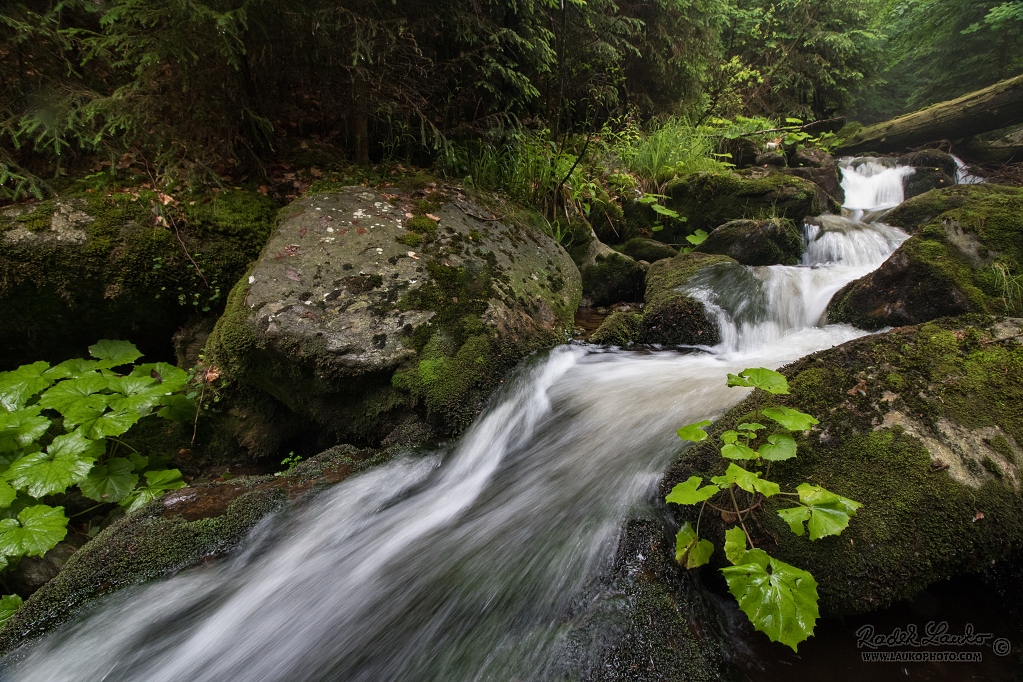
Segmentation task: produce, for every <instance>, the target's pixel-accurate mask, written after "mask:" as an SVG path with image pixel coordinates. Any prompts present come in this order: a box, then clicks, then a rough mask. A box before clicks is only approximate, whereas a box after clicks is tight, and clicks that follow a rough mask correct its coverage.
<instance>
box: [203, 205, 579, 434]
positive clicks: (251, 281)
mask: <svg viewBox="0 0 1023 682" xmlns="http://www.w3.org/2000/svg"><path fill="white" fill-rule="evenodd" d="M502 210H504V211H505V213H506V217H505V218H504V219H498V218H497V217H496V216H495V215H494V214H493V213H491V211H489V210H487V209H485V208H483V207H481V206H480V205H479V204H478V203H475V202H473V201H471V200H469V199H468V198H467V197H466V195H465V193H464V191H463V190H461V189H459V188H447V189H442V190H431V191H425V190H423V191H414V192H406V191H402V190H400V189H397V188H392V189H383V190H379V191H378V190H372V189H367V188H364V187H348V188H344V189H341V190H340V191H334V192H330V193H324V194H316V195H311V196H307V197H305V198H303V199H300V200H298V201H296V202H294V203H292V204H291V205H289V206H287V207H285V208H284V209H283V210H282V213H281V220H280V225H279V228H278V230H277V231H276V233H275V234H274V235H273V237H272V238H271V240H270V242H269V244H268V245H267V247H266V249H265V250H264V252H263V254H262V256H261V257H260V259H259V261H258V262H257V264H256V265H255V266H254V268H253V269H252V270H251V271H250V272H249V274H248V275H247V276H246V277H244V278H243V279H242V280H241V281H240V282H239V283H238V284H237V286H236V287H235V289H234V290H233V291H232V293H231V297H230V300H229V303H228V307H227V310H226V311H225V314H224V316H223V317H222V318H221V319H220V321H219V322H218V323H217V326H216V328H215V329H214V331H213V334H212V335H211V336H210V339H209V342H208V344H207V349H206V350H207V356H208V357H209V358H210V359H211V361H212V362H214V363H216V364H217V366H218V367H220V368H221V370H222V371H223V372H224V375H225V376H226V377H227V378H228V379H230V380H232V381H233V382H235V385H236V386H237V387H238V390H239V391H240V392H241V393H244V394H248V395H250V396H251V395H252V394H262V395H265V396H268V397H270V398H272V399H273V400H274V401H276V403H277V404H280V405H283V406H285V407H286V408H287V411H290V413H291V414H292V415H293V416H294V417H295V418H296V419H301V420H304V421H305V422H306V423H310V424H312V425H313V426H314V427H315V428H316V429H317V430H318V431H319V432H321V433H322V434H323V440H324V445H326V444H327V443H329V442H330V441H333V442H341V441H350V442H359V443H364V444H374V445H375V444H377V443H380V442H381V441H382V440H384V439H386V437H387V436H388V434H389V433H391V432H392V431H393V430H395V429H398V428H407V427H408V420H409V419H410V418H421V419H422V421H423V422H424V423H426V424H429V426H430V427H431V428H432V430H433V432H434V433H435V434H436V435H450V434H454V433H457V432H459V431H460V430H461V429H463V428H464V427H466V426H468V424H469V423H470V422H471V421H472V419H473V418H474V417H475V416H476V414H478V413H479V411H480V410H481V409H482V407H483V405H484V403H485V401H486V399H487V397H488V396H489V394H490V391H491V390H492V389H493V388H494V387H496V386H497V385H498V384H499V382H500V380H501V379H502V377H503V376H504V374H505V372H507V371H508V370H510V369H511V368H512V367H513V366H514V365H515V364H516V363H517V362H518V361H519V360H520V359H521V358H522V357H524V356H525V355H527V354H528V353H530V352H532V351H535V350H537V349H540V348H545V347H549V346H553V345H555V344H557V343H560V342H561V341H563V340H564V339H565V338H566V334H567V331H566V330H567V329H569V328H571V325H572V321H573V315H574V312H575V309H576V307H577V306H578V303H579V299H580V295H581V285H580V276H579V273H578V270H577V268H576V266H575V264H574V263H573V262H572V260H571V259H570V258H569V256H568V254H567V253H566V252H565V250H564V249H562V248H561V246H560V245H558V244H557V243H556V242H555V241H554V240H553V239H551V238H550V237H548V236H547V235H546V234H545V233H544V232H543V231H542V230H541V229H539V228H538V227H536V226H534V225H531V224H530V223H529V221H528V218H515V217H514V216H515V214H514V213H513V211H514V209H513V208H512V207H508V206H505V207H503V208H502ZM269 418H270V417H269V416H267V417H263V418H262V419H269ZM280 418H281V416H280V415H279V414H278V415H275V416H273V419H278V420H279V419H280ZM260 419H261V417H260V416H259V415H258V414H254V415H253V416H251V417H249V419H248V421H249V422H250V424H251V423H253V422H259V421H260ZM257 440H258V439H257ZM252 441H253V439H251V438H250V439H249V440H248V441H247V444H248V445H250V449H251V450H252V451H253V452H254V453H255V454H260V453H261V452H271V451H273V450H274V447H275V444H273V443H263V444H260V443H258V442H256V443H254V442H252Z"/></svg>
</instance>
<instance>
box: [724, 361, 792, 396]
mask: <svg viewBox="0 0 1023 682" xmlns="http://www.w3.org/2000/svg"><path fill="white" fill-rule="evenodd" d="M728 385H729V386H748V387H750V388H759V389H760V390H762V391H767V392H768V393H773V394H775V395H780V394H783V393H788V392H789V382H788V380H787V379H786V378H785V375H783V374H782V373H780V372H775V371H774V370H773V369H764V368H763V367H751V368H749V369H744V370H742V371H741V372H739V374H737V375H736V374H729V375H728Z"/></svg>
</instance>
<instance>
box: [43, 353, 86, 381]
mask: <svg viewBox="0 0 1023 682" xmlns="http://www.w3.org/2000/svg"><path fill="white" fill-rule="evenodd" d="M96 369H99V363H98V362H96V361H95V360H85V359H84V358H75V359H74V360H65V361H64V362H62V363H60V364H59V365H54V366H53V367H52V368H50V369H48V370H46V374H45V376H47V377H49V378H51V379H75V378H77V377H80V376H84V375H86V374H88V373H90V372H93V371H95V370H96Z"/></svg>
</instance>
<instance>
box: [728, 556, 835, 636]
mask: <svg viewBox="0 0 1023 682" xmlns="http://www.w3.org/2000/svg"><path fill="white" fill-rule="evenodd" d="M741 559H742V561H743V563H740V564H738V565H736V566H729V567H726V568H722V569H721V573H722V574H724V576H725V582H727V583H728V591H729V592H731V593H732V596H734V597H735V599H736V601H738V602H739V608H740V609H741V610H742V612H743V613H745V614H746V617H747V618H749V620H750V622H751V623H752V624H753V627H754V628H756V629H757V630H760V631H761V632H763V633H764V634H766V635H767V636H768V637H769V638H770V639H771V641H774V642H781V643H782V644H785V645H787V646H790V647H792V650H793V651H796V647H797V646H798V645H799V643H800V642H802V641H804V640H806V638H807V637H809V636H810V635H812V634H813V628H814V625H815V624H816V622H817V618H818V617H819V616H820V612H819V611H818V608H817V581H816V580H814V579H813V576H812V575H810V574H809V573H807V572H806V571H804V570H802V569H800V568H796V567H795V566H791V565H789V564H786V563H785V562H783V561H778V560H777V559H775V558H774V557H771V556H769V555H768V554H767V553H765V552H763V550H751V551H749V552H746V553H745V554H744V555H743V556H742V557H741Z"/></svg>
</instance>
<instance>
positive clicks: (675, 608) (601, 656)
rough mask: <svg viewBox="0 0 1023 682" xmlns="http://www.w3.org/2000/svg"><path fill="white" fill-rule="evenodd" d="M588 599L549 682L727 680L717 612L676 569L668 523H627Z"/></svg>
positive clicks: (643, 520)
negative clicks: (610, 561) (611, 559)
mask: <svg viewBox="0 0 1023 682" xmlns="http://www.w3.org/2000/svg"><path fill="white" fill-rule="evenodd" d="M589 592H590V593H587V594H585V595H584V596H583V597H582V598H581V599H580V600H579V602H580V605H581V608H580V609H579V611H578V613H575V614H573V616H572V618H571V620H570V622H569V623H568V625H567V628H566V630H567V632H566V633H565V636H564V637H563V638H562V645H561V648H562V650H561V651H560V652H559V656H558V657H557V660H558V665H557V666H556V669H555V670H551V671H547V672H549V673H550V674H549V675H547V676H546V677H549V679H572V680H579V681H580V682H583V681H585V682H638V681H649V682H654V681H658V682H659V681H662V680H691V681H693V682H702V681H709V680H720V679H722V676H723V675H724V673H725V666H726V663H725V656H724V653H723V649H722V646H721V634H720V631H719V628H718V623H717V622H716V620H715V615H714V610H713V607H712V606H711V605H709V604H708V603H707V597H706V595H705V594H704V593H703V592H702V591H701V590H700V589H699V587H698V586H697V585H696V584H694V582H693V580H692V577H691V576H690V575H687V574H685V573H683V572H681V571H680V570H679V568H678V566H677V565H675V562H674V546H673V543H672V542H671V539H670V538H669V537H668V535H667V533H666V532H665V528H664V523H663V520H662V519H659V518H656V517H655V515H654V514H647V515H646V516H644V517H642V518H635V519H631V520H629V521H628V522H627V523H626V524H625V526H624V528H623V530H622V534H621V538H620V540H619V542H618V551H617V553H616V555H615V559H614V562H613V564H612V565H611V566H610V567H609V568H608V570H607V571H606V572H605V575H602V576H600V578H599V579H598V580H597V581H595V584H594V585H593V586H592V589H591V590H589ZM591 593H592V594H591Z"/></svg>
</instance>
